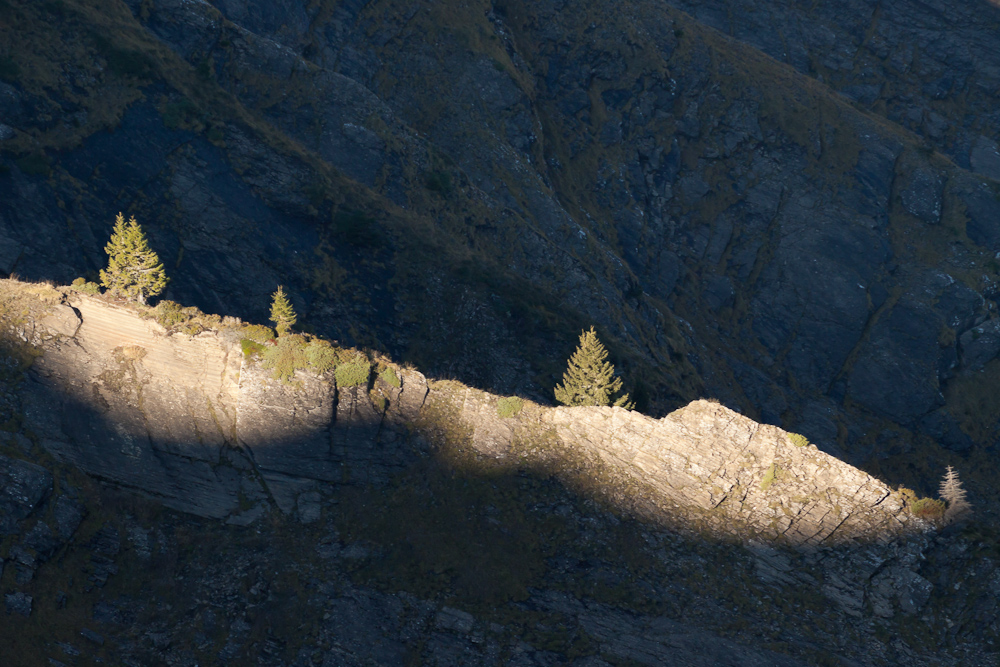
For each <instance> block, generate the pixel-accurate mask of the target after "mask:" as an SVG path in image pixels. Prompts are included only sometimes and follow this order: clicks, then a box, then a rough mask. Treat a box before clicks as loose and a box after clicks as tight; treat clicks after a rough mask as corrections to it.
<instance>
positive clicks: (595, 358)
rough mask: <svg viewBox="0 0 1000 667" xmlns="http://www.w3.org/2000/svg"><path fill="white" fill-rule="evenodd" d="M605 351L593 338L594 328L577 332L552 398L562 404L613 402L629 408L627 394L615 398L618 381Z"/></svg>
mask: <svg viewBox="0 0 1000 667" xmlns="http://www.w3.org/2000/svg"><path fill="white" fill-rule="evenodd" d="M607 358H608V351H607V350H606V349H604V345H603V344H601V341H600V340H599V339H598V338H597V332H596V331H594V327H590V331H584V332H582V333H581V334H580V345H579V346H578V347H577V348H576V352H574V353H573V356H572V357H570V358H569V366H568V368H567V369H566V373H565V374H564V375H563V381H562V384H561V385H558V384H557V385H556V389H555V395H556V400H557V401H559V402H560V403H562V404H563V405H569V406H575V405H611V404H612V403H614V405H616V406H619V407H623V408H626V409H628V410H631V409H632V406H633V404H632V403H631V402H630V401H629V400H628V394H623V395H622V396H620V397H618V398H617V399H613V397H614V395H615V394H617V393H618V392H620V391H621V388H622V380H621V378H617V377H615V367H614V366H613V365H612V364H611V363H609V362H608V361H607Z"/></svg>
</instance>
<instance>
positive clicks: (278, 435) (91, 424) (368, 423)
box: [25, 297, 927, 546]
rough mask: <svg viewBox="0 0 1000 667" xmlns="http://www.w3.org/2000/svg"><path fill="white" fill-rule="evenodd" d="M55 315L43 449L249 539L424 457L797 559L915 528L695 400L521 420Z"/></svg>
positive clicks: (181, 338) (812, 463) (410, 388)
mask: <svg viewBox="0 0 1000 667" xmlns="http://www.w3.org/2000/svg"><path fill="white" fill-rule="evenodd" d="M71 303H72V306H73V308H75V311H74V310H71V309H70V308H68V307H67V306H65V305H61V306H58V307H56V309H54V312H53V314H52V315H50V316H48V317H47V318H45V319H44V320H43V321H42V322H43V325H45V326H48V328H49V330H50V331H51V332H53V333H58V332H60V331H61V332H63V333H61V334H59V335H54V336H52V337H49V338H48V339H47V340H46V341H45V342H44V343H43V347H44V351H45V352H44V355H43V356H42V357H41V358H40V359H39V361H38V362H37V365H36V366H35V369H34V371H33V374H32V380H31V382H29V383H28V385H27V391H26V394H25V404H26V410H25V412H26V416H27V419H28V421H29V423H30V425H31V428H32V430H33V431H34V432H35V433H36V434H37V435H38V436H39V437H40V439H41V442H42V445H43V446H44V447H45V448H46V449H47V450H48V451H49V452H51V453H52V454H54V455H56V456H58V457H59V458H62V459H64V460H66V461H69V462H72V463H74V464H76V465H78V466H80V467H81V468H83V469H84V470H86V471H88V472H90V473H92V474H94V475H98V476H100V477H103V478H106V479H110V480H113V481H115V482H117V483H119V484H122V485H125V486H128V487H132V488H135V489H138V490H140V491H142V492H144V493H147V494H149V495H151V496H153V497H156V498H158V499H159V500H161V501H162V502H163V503H164V504H165V505H167V506H169V507H172V508H175V509H179V510H183V511H186V512H191V513H194V514H198V515H202V516H208V517H217V518H227V519H228V520H229V521H231V522H235V523H249V522H252V521H254V520H255V519H256V518H257V517H259V516H260V515H262V514H263V513H264V512H265V511H266V510H267V509H268V508H269V507H270V506H271V505H272V504H274V505H276V506H277V507H278V508H279V509H280V510H281V511H283V512H285V513H288V514H294V515H295V516H297V517H298V518H299V519H301V520H304V521H310V520H314V519H315V518H317V517H318V515H319V503H320V497H321V494H322V493H325V492H328V491H329V490H331V489H334V488H336V487H337V486H338V485H343V484H360V485H369V484H374V485H384V484H386V483H388V482H389V481H390V480H391V478H392V476H393V474H395V473H398V472H401V471H402V470H404V469H405V468H406V466H407V464H408V463H411V462H412V461H413V460H414V458H415V457H416V456H418V455H419V454H420V453H422V452H426V451H429V450H430V451H436V452H439V453H443V454H444V455H445V456H447V454H448V449H447V447H445V446H444V445H442V444H441V443H443V442H445V441H447V442H449V443H450V445H449V446H450V447H451V448H453V449H454V448H455V447H458V448H459V449H462V448H466V449H468V450H469V451H472V452H475V453H476V454H477V455H479V456H480V457H481V459H482V463H481V467H482V469H483V470H487V469H489V468H490V467H491V466H494V467H495V466H502V467H505V466H507V467H509V466H511V465H515V466H522V467H528V468H533V467H534V468H538V467H546V468H547V469H549V470H551V471H553V472H555V473H557V474H560V475H563V476H565V477H566V479H567V480H570V481H572V480H574V479H575V480H581V479H584V480H589V481H590V482H591V483H588V484H585V485H584V486H585V488H586V490H587V492H588V493H590V494H593V495H595V496H597V497H601V498H603V499H605V500H607V501H610V502H612V503H614V504H616V505H618V506H620V507H622V508H625V509H629V510H637V511H640V512H642V513H643V514H644V515H645V516H647V517H648V518H651V519H653V520H658V521H661V522H663V523H667V524H670V525H673V526H677V527H679V528H682V529H689V530H692V531H701V532H707V533H709V534H713V535H716V536H723V537H728V538H731V539H733V538H735V539H747V540H752V539H764V540H768V541H779V542H784V543H789V544H795V545H803V546H813V545H826V544H836V543H843V542H850V541H854V540H871V539H877V538H882V539H884V538H891V537H894V536H899V535H902V534H906V533H909V532H915V531H920V530H923V529H925V528H926V527H927V526H926V524H924V523H923V522H921V521H919V520H916V519H914V518H913V517H911V516H909V514H908V513H907V512H906V511H905V510H904V507H903V504H902V502H901V500H900V499H899V498H898V497H897V496H896V495H894V494H893V493H892V491H891V490H890V489H889V488H888V487H887V486H886V485H885V484H883V483H881V482H880V481H878V480H876V479H875V478H873V477H871V476H869V475H867V474H866V473H864V472H862V471H860V470H858V469H856V468H853V467H852V466H850V465H848V464H846V463H844V462H842V461H840V460H838V459H836V458H834V457H832V456H830V455H828V454H825V453H823V452H822V451H820V450H819V449H817V448H816V447H815V446H814V445H810V444H806V443H805V441H804V440H801V439H800V440H797V441H796V440H795V439H793V438H790V437H789V434H788V433H786V432H785V431H783V430H781V429H780V428H777V427H775V426H769V425H764V424H759V423H757V422H755V421H753V420H751V419H749V418H747V417H744V416H742V415H740V414H738V413H736V412H733V411H732V410H730V409H728V408H726V407H724V406H722V405H720V404H718V403H715V402H709V401H695V402H694V403H691V404H690V405H688V406H686V407H684V408H682V409H680V410H677V411H675V412H673V413H671V414H669V415H667V416H666V417H664V418H663V419H659V420H657V419H652V418H650V417H646V416H644V415H642V414H640V413H637V412H632V411H628V410H624V409H622V408H546V407H542V406H538V405H535V404H530V403H529V404H527V405H526V407H525V409H524V410H523V411H522V412H521V413H519V414H518V415H516V416H514V417H510V418H501V417H499V416H498V413H497V408H496V404H497V400H498V398H499V397H497V396H494V395H492V394H488V393H486V392H482V391H478V390H474V389H470V388H468V387H465V386H464V385H461V384H459V383H456V382H437V383H431V384H430V386H428V382H427V380H426V379H425V378H424V376H423V375H421V374H420V373H418V372H416V371H412V370H405V369H401V370H400V371H399V375H400V378H399V379H400V383H399V384H400V386H399V387H394V386H390V385H389V384H388V383H386V382H385V381H384V380H383V379H381V378H379V379H376V380H375V381H374V382H375V384H374V385H373V387H372V389H374V390H376V391H377V392H379V393H380V394H381V395H382V396H384V397H386V401H385V402H384V404H382V403H381V402H379V403H378V404H377V403H376V401H373V400H372V398H371V394H370V392H369V388H368V387H350V388H338V387H337V386H336V382H335V380H334V378H333V376H332V374H326V375H323V376H316V375H313V374H309V373H305V372H302V371H299V372H298V373H297V374H296V376H295V378H294V381H292V382H283V381H281V380H278V379H275V377H274V376H273V374H272V372H271V371H270V370H267V369H264V368H262V367H261V366H260V365H258V364H256V363H255V362H250V361H247V360H246V359H244V357H243V355H242V352H241V350H240V347H239V345H238V341H237V339H236V336H235V335H233V334H229V333H226V332H225V331H223V332H221V333H220V332H215V331H207V332H203V333H200V334H198V335H194V336H190V335H186V334H182V333H173V334H170V333H169V332H168V331H167V330H165V329H164V328H163V327H161V326H160V325H159V324H157V323H156V322H154V321H152V320H147V319H142V318H140V317H139V315H138V314H136V312H134V311H132V310H129V309H127V308H124V307H121V306H116V305H113V304H109V303H107V302H105V301H102V300H100V299H95V298H90V297H74V298H73V299H72V301H71Z"/></svg>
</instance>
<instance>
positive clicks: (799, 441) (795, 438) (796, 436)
mask: <svg viewBox="0 0 1000 667" xmlns="http://www.w3.org/2000/svg"><path fill="white" fill-rule="evenodd" d="M788 439H789V440H790V441H791V443H792V444H793V445H795V446H796V447H805V446H806V445H808V444H809V438H807V437H806V436H804V435H802V434H801V433H789V434H788Z"/></svg>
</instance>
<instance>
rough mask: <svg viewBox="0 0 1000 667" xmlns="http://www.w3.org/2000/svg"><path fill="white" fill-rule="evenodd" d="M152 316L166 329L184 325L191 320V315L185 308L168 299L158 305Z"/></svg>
mask: <svg viewBox="0 0 1000 667" xmlns="http://www.w3.org/2000/svg"><path fill="white" fill-rule="evenodd" d="M152 315H153V319H154V320H156V322H157V323H158V324H159V325H160V326H161V327H163V328H164V329H169V328H170V327H175V326H177V325H178V324H184V323H185V322H187V321H188V320H190V319H191V314H190V313H189V312H188V310H187V309H186V308H184V306H182V305H181V304H179V303H177V302H176V301H169V300H167V299H164V300H163V301H161V302H160V303H158V304H156V308H154V309H153V311H152Z"/></svg>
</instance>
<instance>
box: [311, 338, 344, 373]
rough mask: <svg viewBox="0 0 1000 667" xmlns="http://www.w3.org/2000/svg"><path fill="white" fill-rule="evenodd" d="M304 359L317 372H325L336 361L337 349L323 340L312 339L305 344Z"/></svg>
mask: <svg viewBox="0 0 1000 667" xmlns="http://www.w3.org/2000/svg"><path fill="white" fill-rule="evenodd" d="M306 360H307V361H308V362H309V367H310V368H312V369H313V370H314V371H316V372H317V373H326V372H327V371H328V370H330V369H331V368H333V367H334V366H335V365H336V363H337V350H336V349H334V347H333V345H331V344H330V343H328V342H327V341H325V340H313V341H310V343H309V345H307V346H306Z"/></svg>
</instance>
